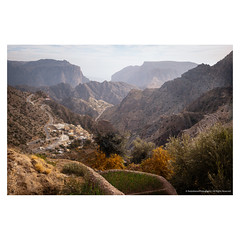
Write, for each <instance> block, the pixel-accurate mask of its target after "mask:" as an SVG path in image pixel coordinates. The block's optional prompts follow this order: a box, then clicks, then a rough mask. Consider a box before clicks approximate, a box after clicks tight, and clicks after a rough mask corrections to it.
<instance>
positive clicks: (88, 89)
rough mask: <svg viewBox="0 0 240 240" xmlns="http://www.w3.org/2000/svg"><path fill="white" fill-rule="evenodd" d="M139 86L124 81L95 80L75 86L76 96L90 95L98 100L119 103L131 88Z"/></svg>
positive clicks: (86, 97)
mask: <svg viewBox="0 0 240 240" xmlns="http://www.w3.org/2000/svg"><path fill="white" fill-rule="evenodd" d="M135 88H137V87H136V86H133V85H130V84H128V83H124V82H108V81H104V82H101V83H100V82H95V81H90V82H88V83H84V84H79V85H78V86H76V88H75V96H76V97H78V98H81V99H83V100H88V99H89V98H90V97H92V98H95V99H97V100H104V101H105V102H108V103H110V104H113V105H116V104H119V103H120V102H121V101H122V99H123V98H124V97H126V96H127V94H128V93H129V91H130V90H131V89H135Z"/></svg>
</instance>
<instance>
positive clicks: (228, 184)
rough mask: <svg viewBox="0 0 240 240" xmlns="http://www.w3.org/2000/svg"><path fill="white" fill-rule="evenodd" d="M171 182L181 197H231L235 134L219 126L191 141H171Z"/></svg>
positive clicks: (185, 139)
mask: <svg viewBox="0 0 240 240" xmlns="http://www.w3.org/2000/svg"><path fill="white" fill-rule="evenodd" d="M167 150H168V152H169V153H170V155H171V156H172V157H173V159H174V161H173V175H172V177H171V179H170V182H171V183H172V184H173V186H174V187H175V188H176V190H177V192H178V193H179V194H204V193H208V194H209V193H210V194H219V193H220V194H232V189H233V188H232V181H233V155H232V154H233V131H232V127H228V128H226V127H224V126H222V125H220V124H217V125H216V126H214V127H212V128H211V129H209V130H208V131H207V132H202V133H200V134H199V135H198V136H197V137H196V138H194V139H192V138H190V137H189V136H188V135H183V136H182V137H181V138H180V137H178V138H170V141H169V143H168V144H167Z"/></svg>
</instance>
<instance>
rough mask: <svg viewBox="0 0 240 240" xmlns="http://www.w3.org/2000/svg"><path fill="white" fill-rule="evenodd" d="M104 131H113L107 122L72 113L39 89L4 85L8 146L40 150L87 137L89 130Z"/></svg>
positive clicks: (91, 132)
mask: <svg viewBox="0 0 240 240" xmlns="http://www.w3.org/2000/svg"><path fill="white" fill-rule="evenodd" d="M58 124H60V129H59V130H58ZM61 129H62V130H61ZM63 130H64V132H63ZM108 131H115V130H114V129H113V127H112V126H111V124H110V123H109V122H107V121H98V122H95V121H94V119H92V118H91V117H89V116H82V115H79V114H76V113H74V112H72V111H71V110H69V109H67V108H66V107H64V106H62V105H61V104H59V103H57V102H55V101H54V100H52V99H50V98H48V97H47V95H46V94H45V93H43V92H36V93H35V94H29V93H26V92H22V91H20V90H17V89H15V88H13V87H11V86H8V145H9V146H14V147H18V148H19V149H22V151H27V152H29V151H30V152H31V151H34V152H40V151H41V150H44V149H47V148H48V147H49V149H55V147H56V148H57V147H58V145H61V144H62V143H64V144H66V143H67V142H68V143H69V142H71V141H74V140H75V139H78V138H84V139H91V134H96V133H98V132H108ZM63 135H64V137H62V136H63ZM70 137H71V139H72V140H69V138H70ZM64 139H65V140H64Z"/></svg>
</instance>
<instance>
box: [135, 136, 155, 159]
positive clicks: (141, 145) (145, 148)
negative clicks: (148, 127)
mask: <svg viewBox="0 0 240 240" xmlns="http://www.w3.org/2000/svg"><path fill="white" fill-rule="evenodd" d="M154 148H155V144H154V143H152V142H145V141H143V140H142V139H140V138H139V137H138V138H136V139H135V140H134V141H133V149H132V151H131V162H133V163H141V162H142V161H143V160H145V159H147V158H150V157H151V155H152V151H153V149H154Z"/></svg>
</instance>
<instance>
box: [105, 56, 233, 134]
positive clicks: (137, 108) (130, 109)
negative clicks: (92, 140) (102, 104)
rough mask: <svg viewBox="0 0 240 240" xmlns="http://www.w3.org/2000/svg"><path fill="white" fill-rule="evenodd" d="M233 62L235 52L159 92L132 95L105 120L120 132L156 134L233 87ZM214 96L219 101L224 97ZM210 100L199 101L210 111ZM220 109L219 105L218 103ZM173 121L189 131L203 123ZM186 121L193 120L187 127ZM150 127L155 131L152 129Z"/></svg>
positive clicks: (167, 83)
mask: <svg viewBox="0 0 240 240" xmlns="http://www.w3.org/2000/svg"><path fill="white" fill-rule="evenodd" d="M232 58H233V53H232V52H231V53H230V54H229V55H228V56H226V57H225V58H224V59H223V60H221V61H219V62H218V63H217V64H215V65H214V66H212V67H211V66H209V65H205V64H201V65H199V66H197V67H196V68H194V69H191V70H189V71H188V72H186V73H184V74H183V75H182V76H181V77H180V78H176V79H174V80H172V81H168V82H166V83H164V84H163V86H162V87H161V88H158V89H151V90H149V89H146V90H144V91H140V90H138V91H131V92H130V93H129V94H128V95H127V96H126V98H124V99H123V101H122V102H121V104H119V105H118V106H115V107H113V108H109V109H107V110H106V111H105V112H104V113H103V114H102V116H101V118H102V119H105V120H109V121H111V122H112V124H113V125H114V126H115V127H117V128H118V129H119V130H122V131H131V132H132V133H133V134H137V133H139V132H142V129H144V128H145V127H147V129H149V132H153V131H154V129H156V126H159V124H160V125H163V123H164V124H165V125H166V126H167V125H168V124H166V123H167V122H165V120H166V117H170V116H172V115H177V114H179V113H180V112H182V111H183V110H184V109H185V108H186V107H187V106H188V105H189V104H191V103H193V102H194V101H195V100H196V99H197V98H199V97H200V96H202V95H203V94H205V93H206V92H208V91H210V90H212V89H215V88H219V87H230V88H231V87H232V76H233V73H232ZM212 94H213V95H214V97H215V98H217V97H218V95H219V94H220V93H218V92H215V93H212ZM210 96H211V93H210V94H209V96H208V98H202V99H200V100H199V101H200V102H202V104H203V105H204V106H205V107H207V105H206V103H203V102H204V101H208V102H209V101H211V100H210V99H211V97H210ZM204 99H205V100H204ZM206 99H207V100H206ZM219 102H220V101H219ZM216 105H218V103H217V102H216ZM193 107H194V106H192V107H191V108H193ZM198 107H199V106H198ZM211 107H212V108H214V109H216V106H215V107H214V106H212V105H211ZM189 110H190V109H189ZM172 119H175V120H174V121H178V122H179V121H180V122H184V124H182V125H183V126H185V125H186V128H187V127H191V126H192V123H194V122H195V123H196V121H199V120H200V119H201V116H199V115H198V114H197V115H196V114H191V115H189V116H188V115H186V114H183V115H181V116H175V117H173V118H172ZM184 119H188V120H189V121H188V123H187V124H186V121H185V120H184ZM168 121H169V119H168ZM170 122H171V121H170ZM158 123H159V124H158ZM155 125H156V126H155ZM149 126H153V127H151V128H149ZM169 128H170V127H169ZM150 129H151V130H150ZM181 129H182V128H181ZM145 133H146V131H145ZM143 135H144V134H142V136H143Z"/></svg>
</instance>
